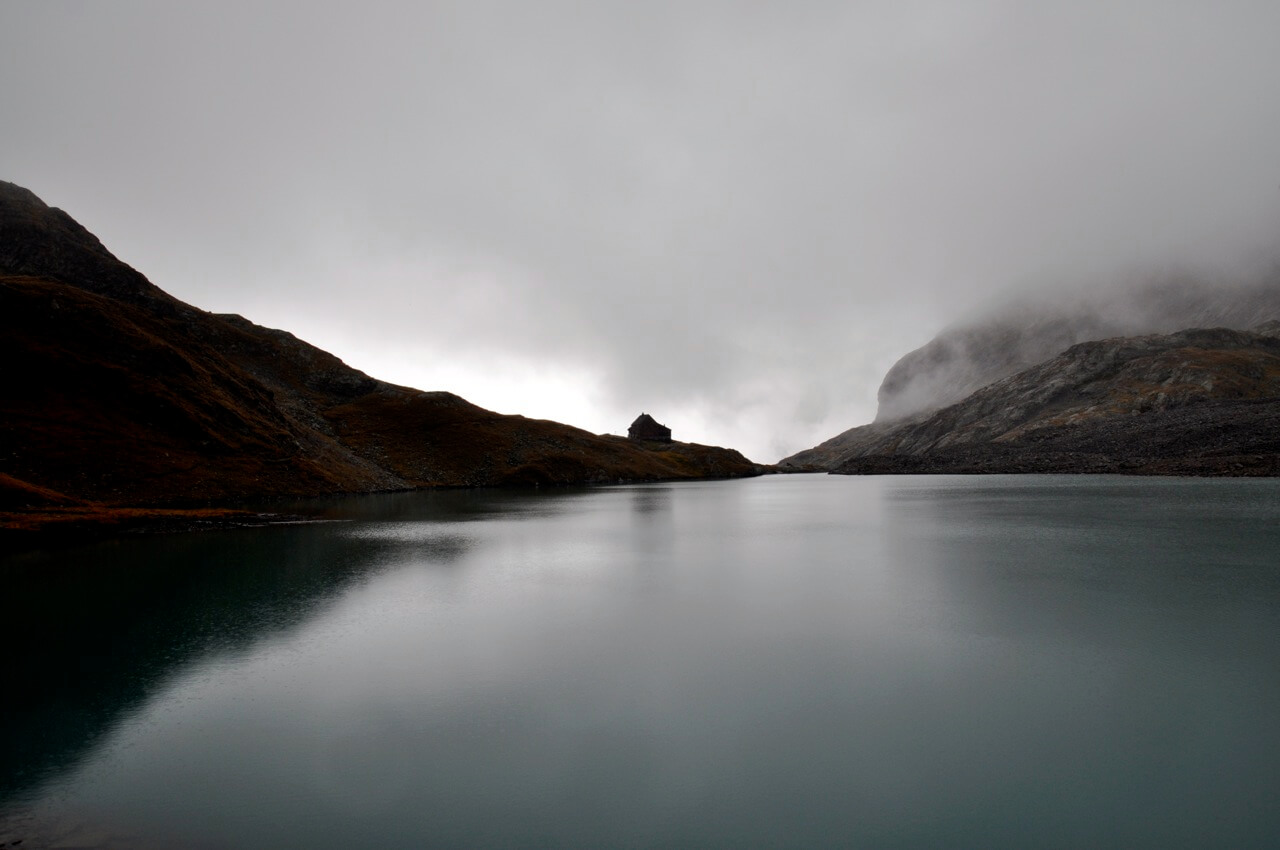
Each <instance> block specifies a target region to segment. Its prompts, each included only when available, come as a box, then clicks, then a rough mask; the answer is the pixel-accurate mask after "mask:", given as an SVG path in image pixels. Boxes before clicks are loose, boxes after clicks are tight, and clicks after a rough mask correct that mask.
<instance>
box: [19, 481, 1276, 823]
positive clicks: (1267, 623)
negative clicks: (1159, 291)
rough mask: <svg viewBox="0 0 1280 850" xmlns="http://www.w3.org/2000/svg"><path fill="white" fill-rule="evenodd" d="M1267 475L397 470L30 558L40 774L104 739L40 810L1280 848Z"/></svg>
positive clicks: (30, 728) (43, 797) (31, 719)
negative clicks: (514, 478)
mask: <svg viewBox="0 0 1280 850" xmlns="http://www.w3.org/2000/svg"><path fill="white" fill-rule="evenodd" d="M1183 485H1185V486H1183ZM1251 486H1252V485H1248V484H1245V483H1242V482H1226V483H1222V484H1219V485H1216V486H1209V487H1208V488H1207V489H1201V488H1200V485H1198V484H1190V483H1187V482H1182V484H1180V485H1178V486H1166V485H1165V484H1163V483H1160V482H1154V483H1150V484H1149V485H1147V484H1144V483H1142V482H1139V483H1136V484H1132V483H1130V482H1126V481H1123V480H1120V481H1116V480H1114V479H1111V480H1107V481H1102V480H1089V479H1066V480H1057V479H1047V478H1026V479H1016V480H997V479H926V478H916V479H848V478H839V479H837V478H829V477H825V476H817V477H812V476H788V477H778V478H773V479H756V480H752V481H733V482H713V483H692V484H682V485H658V486H653V487H610V488H601V489H595V490H591V491H580V492H553V493H543V494H534V493H475V492H471V493H468V492H457V493H445V494H419V495H398V496H388V497H377V498H376V499H373V500H364V499H361V500H358V501H345V500H337V501H329V502H325V503H321V504H319V505H316V506H312V508H310V509H313V510H316V511H318V512H320V513H323V514H325V515H326V516H329V517H331V518H333V519H335V520H341V521H340V522H334V523H331V524H327V525H321V526H311V527H300V528H294V529H259V530H255V531H252V532H247V533H245V534H244V535H239V534H229V535H200V536H198V537H188V538H169V539H165V540H158V541H156V540H153V541H131V542H126V543H121V544H114V547H116V548H113V547H111V546H108V547H101V550H100V551H98V550H81V551H78V552H76V553H73V555H72V556H71V557H69V558H66V559H62V560H58V559H46V562H45V563H44V564H42V565H41V566H40V567H39V568H36V567H35V566H34V565H32V564H28V565H27V566H26V567H24V568H22V569H21V570H18V571H16V572H15V571H13V570H10V571H9V572H8V573H6V574H5V575H6V579H5V580H6V582H7V583H8V586H7V587H6V590H8V589H13V590H14V592H15V593H16V594H17V595H16V597H15V598H19V599H21V600H23V601H22V604H21V605H20V606H15V607H21V608H22V609H23V610H24V611H26V613H25V614H24V615H23V618H24V619H23V625H22V627H21V628H15V629H13V632H14V633H15V634H18V633H20V636H21V637H22V638H23V639H24V640H27V639H30V642H31V643H32V644H33V645H35V646H36V647H37V648H38V651H39V652H40V653H42V654H41V656H40V657H39V658H37V659H35V660H31V661H29V662H24V663H27V665H28V668H29V669H27V670H26V671H25V672H24V673H23V674H22V675H24V676H40V675H45V676H46V678H48V679H49V684H40V685H39V686H38V690H40V691H49V694H50V695H46V696H40V697H38V699H37V701H38V702H39V705H38V707H37V708H33V710H32V714H31V715H30V716H28V717H26V718H25V719H23V720H22V721H21V724H20V728H22V729H23V730H24V731H25V733H26V735H25V736H24V735H18V734H15V735H14V737H13V740H14V741H17V740H18V739H19V738H24V739H25V737H31V736H43V737H45V738H49V737H50V736H56V735H58V734H63V735H64V736H65V735H67V733H65V732H64V733H59V732H58V730H57V729H55V728H54V726H53V723H52V721H50V725H48V726H42V725H41V724H44V723H45V722H46V721H45V720H43V719H41V718H40V717H38V716H36V715H38V714H41V713H47V714H49V715H50V716H52V715H53V714H55V713H56V711H57V709H58V704H59V702H63V703H66V704H67V705H70V706H71V707H72V713H71V716H72V718H73V725H74V724H77V723H78V724H79V725H80V726H81V727H83V728H84V729H87V730H88V732H83V731H82V732H81V733H79V737H77V736H76V735H69V737H66V739H65V740H64V741H63V742H62V743H61V744H59V745H58V746H56V747H52V748H50V747H45V748H44V749H40V748H39V747H37V748H36V750H35V751H33V753H32V754H31V756H30V758H29V759H28V760H27V761H26V762H22V764H20V765H19V767H22V769H24V770H27V771H29V772H30V771H31V770H33V769H34V770H36V771H37V772H39V769H40V766H41V765H43V766H44V769H46V770H47V769H50V768H57V767H63V768H65V765H62V764H60V761H61V760H63V759H64V758H65V759H67V760H74V758H75V754H76V753H79V752H85V751H86V748H89V749H91V750H92V757H90V758H82V759H81V760H80V764H79V765H78V766H77V769H76V770H74V771H73V772H71V773H70V775H67V776H63V777H62V778H60V779H59V780H58V781H56V782H52V783H48V784H45V785H43V786H42V787H40V788H38V789H37V788H36V787H35V785H33V784H32V782H31V781H28V783H27V784H26V785H25V786H23V787H25V788H26V789H27V790H26V792H25V793H27V794H28V795H29V796H30V797H31V798H32V800H33V802H32V803H31V805H30V806H29V807H26V809H29V810H30V811H33V812H36V813H38V814H40V815H41V816H46V817H47V818H48V819H50V820H56V819H57V818H59V817H62V816H64V815H67V814H70V815H71V816H72V817H85V818H87V819H92V818H94V817H97V816H98V815H99V814H100V813H102V812H107V813H109V814H110V816H111V817H112V818H114V819H116V822H118V823H120V824H121V825H122V826H123V827H124V828H125V829H129V828H135V827H136V828H137V829H138V830H139V832H143V833H146V834H147V835H151V836H154V835H163V834H169V835H176V836H180V837H181V838H182V839H183V840H189V841H193V842H194V841H198V842H203V844H204V845H206V846H211V847H218V846H227V847H264V848H265V847H280V846H307V847H350V846H364V845H377V846H477V847H481V846H495V847H509V846H527V845H541V846H762V845H764V846H796V847H801V846H802V847H821V846H849V845H857V844H860V843H861V844H864V845H865V846H920V847H934V846H956V847H964V846H972V847H980V846H981V847H991V846H1006V847H1021V846H1054V845H1059V846H1062V845H1065V846H1177V845H1187V844H1195V845H1200V846H1212V845H1214V844H1219V845H1224V846H1268V842H1267V841H1266V840H1265V839H1268V838H1274V836H1275V834H1276V833H1277V825H1276V818H1275V815H1274V814H1272V809H1271V808H1269V805H1270V803H1269V797H1268V795H1269V794H1271V793H1272V789H1274V788H1275V787H1276V780H1277V774H1276V768H1275V765H1276V764H1280V736H1278V735H1277V733H1276V732H1275V730H1274V717H1275V716H1277V715H1280V682H1277V679H1276V677H1275V676H1274V672H1273V671H1274V668H1275V666H1276V665H1277V664H1280V646H1277V641H1278V640H1280V638H1278V637H1277V636H1278V635H1280V622H1277V617H1280V605H1278V604H1277V602H1278V601H1280V588H1278V587H1277V575H1276V571H1275V568H1274V564H1272V563H1271V561H1270V560H1268V557H1269V556H1270V553H1274V551H1276V549H1277V547H1278V546H1280V540H1277V538H1276V534H1277V533H1278V532H1277V522H1276V520H1277V518H1278V517H1277V515H1276V514H1277V510H1278V509H1280V508H1278V507H1277V506H1278V504H1280V502H1278V500H1277V499H1276V498H1274V497H1275V496H1277V495H1280V492H1277V485H1276V484H1271V485H1269V486H1270V487H1271V489H1266V488H1263V489H1257V488H1254V489H1250V488H1251ZM1161 488H1164V489H1161ZM1242 517H1243V518H1244V519H1243V520H1242V519H1241V518H1242ZM1233 524H1234V525H1233ZM1249 540H1252V541H1253V542H1252V543H1250V542H1248V541H1249ZM112 552H115V554H114V555H110V557H108V554H109V553H112ZM104 553H105V554H104ZM148 561H150V565H149V566H148ZM19 576H21V577H23V578H22V580H19V578H18V577H19ZM24 582H26V584H24ZM68 594H73V595H71V596H70V598H68ZM64 628H65V629H68V632H67V636H60V634H59V632H60V630H61V629H64ZM117 635H118V636H119V640H115V637H116V636H117ZM58 640H61V644H57V645H54V646H53V649H52V650H51V651H48V652H45V651H44V650H43V649H39V647H40V644H41V643H42V642H52V641H58ZM80 664H86V665H87V667H88V669H89V670H90V678H89V679H88V680H87V681H86V682H85V683H84V684H87V685H88V689H89V690H91V691H94V692H95V695H93V696H86V695H85V694H83V693H76V692H75V688H73V687H72V684H73V683H72V681H71V677H70V676H67V675H66V674H67V671H68V670H71V671H74V670H75V669H76V667H77V665H80ZM46 668H47V669H46ZM50 669H52V670H57V671H58V675H61V676H63V677H64V678H65V681H62V682H61V683H59V682H58V681H56V680H57V679H58V675H54V674H52V673H49V672H48V671H49V670H50ZM42 671H43V672H42ZM60 685H61V686H62V687H63V688H64V690H63V691H62V692H60V693H59V692H57V691H56V688H57V687H59V686H60ZM99 691H101V692H107V693H111V694H114V696H113V697H111V698H108V699H105V700H104V699H103V698H102V697H101V696H100V695H96V694H97V692H99ZM55 696H56V697H57V698H54V697H55ZM99 702H103V703H104V705H103V706H99V705H98V703H99ZM99 709H100V710H99ZM95 711H98V714H96V715H95V713H94V712H95ZM86 718H88V719H87V720H86ZM108 730H109V731H110V734H104V732H106V731H108ZM11 761H14V759H12V758H11ZM19 761H20V760H19ZM33 764H34V765H35V768H33V767H32V765H33ZM29 775H30V773H28V776H29ZM24 810H25V809H24ZM0 831H3V830H2V827H0ZM9 837H13V836H12V835H9V836H6V835H0V841H4V840H7V838H9ZM1215 838H1216V839H1219V840H1217V841H1215V840H1214V839H1215ZM81 843H83V844H88V845H92V843H93V842H89V841H85V842H81ZM1270 844H1274V842H1270ZM131 846H132V845H131Z"/></svg>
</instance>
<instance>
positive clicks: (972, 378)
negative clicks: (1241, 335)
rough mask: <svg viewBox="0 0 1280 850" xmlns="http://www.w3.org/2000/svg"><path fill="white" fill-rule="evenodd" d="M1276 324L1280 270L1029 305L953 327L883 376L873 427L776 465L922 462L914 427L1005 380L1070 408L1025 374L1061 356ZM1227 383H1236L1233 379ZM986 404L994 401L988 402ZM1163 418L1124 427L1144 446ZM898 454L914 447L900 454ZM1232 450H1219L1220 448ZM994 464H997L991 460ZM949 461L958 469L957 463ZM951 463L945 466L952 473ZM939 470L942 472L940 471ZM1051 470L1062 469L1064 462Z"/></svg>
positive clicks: (1065, 391) (1060, 378)
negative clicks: (1113, 344) (884, 458)
mask: <svg viewBox="0 0 1280 850" xmlns="http://www.w3.org/2000/svg"><path fill="white" fill-rule="evenodd" d="M1278 319H1280V272H1277V271H1275V270H1273V271H1272V272H1271V273H1270V274H1268V275H1263V276H1260V277H1259V278H1257V279H1255V280H1251V281H1248V282H1244V283H1237V284H1235V285H1212V284H1209V283H1207V282H1205V281H1201V280H1197V279H1193V278H1187V277H1179V278H1167V279H1164V280H1159V281H1156V282H1152V283H1148V284H1146V285H1144V286H1140V287H1133V288H1122V289H1119V290H1116V291H1108V292H1093V293H1088V294H1084V295H1081V296H1079V297H1078V298H1077V300H1076V301H1075V302H1074V303H1066V302H1058V303H1051V302H1046V301H1043V300H1042V301H1040V302H1024V303H1021V304H1018V305H1016V306H1014V307H1010V308H1007V309H1005V310H1002V311H999V312H997V313H995V314H993V315H991V316H988V317H987V318H985V319H982V320H979V321H974V322H969V323H967V324H963V325H959V326H957V327H953V328H950V329H948V330H946V331H944V332H943V333H941V334H939V335H938V336H937V337H936V338H935V339H933V340H932V341H930V342H929V343H928V344H927V345H925V346H922V347H921V348H918V349H916V350H915V351H912V352H910V353H908V354H906V355H905V356H903V357H902V358H901V359H900V360H899V361H898V362H897V363H895V364H894V365H893V367H892V368H890V369H889V371H888V373H886V375H885V378H884V381H883V382H882V384H881V386H880V391H879V402H880V404H879V410H878V411H877V415H876V419H875V421H874V422H872V423H871V424H868V425H863V426H859V427H856V428H851V429H849V430H847V431H844V432H842V433H840V434H837V435H836V436H835V437H832V438H831V439H829V440H827V441H825V442H823V443H821V444H819V445H817V446H815V447H813V448H811V449H806V450H804V451H801V452H797V453H796V454H794V455H792V456H790V457H788V458H785V459H783V460H782V461H780V462H779V465H780V466H781V467H783V468H808V469H821V470H835V469H837V468H841V467H842V466H844V465H846V464H847V463H848V462H849V461H850V460H851V459H853V458H866V457H871V456H876V455H886V453H887V454H888V455H893V456H894V457H897V458H899V460H897V461H895V462H894V463H902V464H905V463H907V461H903V460H901V458H902V457H906V456H908V455H910V456H917V455H920V454H921V451H923V450H922V449H920V447H919V446H918V445H916V443H915V442H914V441H913V440H914V438H908V435H913V434H917V433H918V431H917V429H919V428H922V427H925V423H932V424H930V425H929V426H928V427H930V428H938V427H943V426H942V425H941V424H940V423H943V422H946V421H949V420H948V419H947V418H946V417H941V418H939V417H938V416H935V414H941V413H942V412H943V411H948V410H952V408H953V407H954V406H959V405H968V404H969V403H970V402H971V401H975V402H976V400H977V396H976V394H977V393H979V392H985V390H986V389H987V388H994V387H996V386H997V385H1001V384H1000V382H1002V381H1003V380H1004V379H1007V378H1011V377H1014V376H1018V375H1023V376H1024V380H1036V379H1038V380H1046V381H1049V382H1050V383H1052V384H1053V385H1054V386H1055V387H1056V388H1057V390H1056V391H1060V392H1061V396H1060V397H1059V398H1058V401H1059V402H1060V403H1064V404H1065V403H1066V400H1067V399H1069V397H1070V393H1071V390H1070V389H1069V388H1068V387H1069V386H1070V385H1071V379H1070V377H1069V376H1068V375H1066V374H1063V375H1051V374H1048V373H1046V372H1045V371H1044V370H1040V371H1034V372H1032V373H1031V374H1030V375H1027V370H1032V369H1034V368H1035V367H1037V366H1039V365H1041V364H1049V363H1055V362H1056V363H1057V364H1058V367H1061V368H1064V369H1065V368H1068V364H1067V363H1066V362H1065V361H1061V360H1060V359H1058V358H1059V355H1062V354H1063V353H1064V352H1068V353H1069V352H1071V351H1072V350H1073V346H1077V345H1080V344H1083V343H1086V342H1097V341H1101V340H1115V339H1136V338H1138V337H1143V338H1146V337H1152V338H1154V337H1156V336H1168V335H1169V334H1171V333H1175V332H1177V331H1179V330H1182V329H1186V328H1227V329H1235V330H1238V331H1245V330H1248V329H1250V328H1252V327H1255V326H1258V325H1259V323H1263V327H1262V328H1261V330H1262V331H1263V333H1264V335H1265V334H1266V332H1267V331H1266V328H1267V327H1268V326H1267V325H1266V324H1265V323H1266V322H1267V321H1275V320H1278ZM1135 344H1136V345H1138V344H1137V343H1135ZM1143 344H1146V343H1143ZM1138 347H1141V345H1138ZM1187 362H1188V363H1190V362H1191V361H1190V360H1188V361H1187ZM1197 368H1200V369H1202V370H1205V371H1206V374H1207V373H1209V372H1212V371H1213V369H1214V368H1216V366H1215V363H1214V362H1212V360H1205V361H1203V362H1200V363H1199V365H1198V367H1197ZM1227 383H1228V384H1229V383H1230V380H1229V379H1228V380H1227ZM1220 386H1221V384H1220ZM1078 389H1079V390H1080V392H1082V393H1086V394H1087V392H1094V391H1096V390H1097V387H1090V388H1085V387H1080V388H1078ZM1258 391H1259V392H1261V391H1262V390H1258ZM1251 392H1252V391H1251ZM982 398H983V399H986V400H987V401H988V402H989V403H994V402H991V400H990V398H989V397H988V396H983V397H982ZM1085 398H1086V395H1082V396H1081V397H1080V398H1079V399H1077V401H1079V402H1081V403H1083V402H1084V400H1085ZM1220 400H1222V401H1229V399H1220ZM1201 401H1204V402H1209V401H1214V396H1213V393H1212V392H1208V393H1206V394H1205V396H1204V397H1203V398H1199V399H1197V400H1195V401H1194V403H1196V404H1198V403H1200V402H1201ZM1001 403H1005V404H1008V405H1011V406H1013V407H1017V406H1018V405H1019V404H1021V400H1020V399H1018V398H1012V397H1011V398H1007V399H1005V400H1004V401H1003V402H1001ZM1188 403H1191V400H1188ZM1260 403H1261V402H1260ZM1263 406H1264V407H1265V404H1263ZM1165 407H1167V404H1166V403H1165V402H1153V404H1152V406H1150V407H1148V408H1147V409H1146V410H1145V411H1144V412H1151V411H1156V412H1157V413H1159V411H1162V410H1164V408H1165ZM966 409H967V408H966ZM1207 411H1208V408H1205V409H1204V410H1202V411H1201V412H1202V413H1205V414H1206V415H1207ZM1223 415H1225V413H1224V414H1223ZM1161 416H1163V414H1160V415H1159V416H1155V417H1148V418H1143V419H1141V420H1136V419H1135V420H1133V421H1132V422H1130V423H1129V425H1128V426H1126V427H1128V428H1130V429H1132V430H1133V438H1134V440H1135V441H1139V440H1140V439H1141V438H1142V437H1141V435H1140V434H1139V433H1138V431H1139V430H1140V429H1141V428H1144V427H1147V426H1148V425H1151V426H1153V427H1154V425H1155V422H1156V420H1157V419H1159V418H1161ZM992 421H993V422H994V421H995V420H992ZM957 427H958V426H957ZM1011 427H1012V426H1011ZM1167 427H1176V426H1172V425H1168V426H1167ZM1112 432H1113V433H1112ZM1109 433H1112V436H1113V437H1114V438H1116V439H1121V434H1120V432H1119V431H1117V430H1115V429H1111V431H1110V432H1109ZM992 438H993V439H994V436H993V437H992ZM954 439H955V440H958V441H960V443H963V444H966V445H967V444H968V443H969V442H971V441H970V440H969V438H968V437H964V438H962V437H960V436H959V434H957V435H956V436H955V437H954ZM1012 439H1013V438H1010V440H1012ZM904 441H905V442H904ZM1007 442H1008V441H1006V443H1007ZM948 444H949V443H945V442H944V443H939V444H938V445H937V446H934V447H933V448H932V449H929V450H928V452H925V453H931V452H934V451H937V450H941V449H942V448H945V446H946V445H948ZM1135 445H1137V443H1135ZM899 446H904V447H905V446H912V448H910V449H909V450H907V449H905V448H904V449H900V448H899ZM1005 448H1007V445H1005ZM1226 448H1227V447H1226V446H1223V449H1224V450H1225V449H1226ZM993 451H994V450H993ZM1006 453H1007V452H1006ZM989 460H990V461H991V462H992V463H994V462H995V460H994V456H993V457H992V458H990V459H989ZM1064 462H1065V461H1064ZM1117 462H1118V461H1117ZM894 463H887V462H886V465H884V468H885V469H886V470H887V469H889V468H891V467H893V466H894ZM910 463H912V464H916V466H913V467H912V468H913V469H914V468H917V466H918V465H919V461H911V462H910ZM949 463H950V464H952V465H954V463H958V461H952V462H949ZM865 465H866V464H864V466H865ZM952 465H945V464H944V465H943V466H946V468H948V469H951V468H952ZM1043 465H1044V464H1043V463H1041V464H1040V466H1043ZM1104 465H1105V464H1104ZM943 466H939V467H938V468H939V470H941V469H942V468H943ZM1068 466H1069V464H1068ZM868 468H869V467H868ZM920 468H921V469H922V470H923V467H920ZM965 468H966V469H969V468H972V469H973V471H980V470H981V469H982V468H983V464H982V463H978V462H977V461H976V460H974V462H973V463H972V464H970V466H966V467H965ZM1037 468H1039V466H1038V467H1037ZM1055 468H1063V469H1064V471H1065V468H1064V467H1062V465H1061V464H1057V465H1055Z"/></svg>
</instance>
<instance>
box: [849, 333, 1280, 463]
mask: <svg viewBox="0 0 1280 850" xmlns="http://www.w3.org/2000/svg"><path fill="white" fill-rule="evenodd" d="M1278 327H1280V323H1275V322H1271V323H1267V324H1264V325H1262V326H1259V327H1258V328H1255V329H1254V330H1253V331H1234V330H1229V329H1226V328H1216V329H1191V330H1185V331H1179V332H1177V333H1173V334H1156V335H1148V336H1141V337H1118V338H1113V339H1105V340H1098V341H1093V342H1087V343H1081V344H1078V345H1075V346H1072V347H1070V348H1068V349H1067V350H1066V351H1064V352H1062V353H1061V354H1059V355H1058V356H1056V357H1053V358H1050V359H1049V360H1046V361H1045V362H1043V363H1041V364H1039V365H1037V366H1034V367H1032V368H1030V369H1026V370H1023V371H1021V372H1019V373H1017V374H1016V375H1012V376H1010V377H1007V378H1004V379H1002V380H999V381H996V382H994V383H992V384H990V385H988V386H986V387H984V388H982V389H980V390H978V391H977V392H975V393H972V394H971V395H970V396H968V397H967V398H966V399H964V400H963V401H961V402H958V403H956V404H953V405H950V406H947V407H944V408H942V409H941V410H937V411H934V412H932V413H928V414H922V415H919V416H916V417H913V418H912V419H910V420H907V421H904V422H900V423H894V424H884V423H879V424H875V425H871V426H866V427H865V428H863V429H859V430H858V432H857V433H856V434H854V435H853V436H852V437H847V436H846V438H845V440H844V442H843V444H842V445H840V446H838V447H836V446H831V447H829V448H835V449H836V451H837V452H838V454H836V456H835V460H834V462H833V463H832V465H831V469H832V470H833V471H836V472H841V473H890V472H1129V473H1150V474H1228V475H1250V474H1252V475H1275V474H1280V334H1278V333H1277V328H1278Z"/></svg>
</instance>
